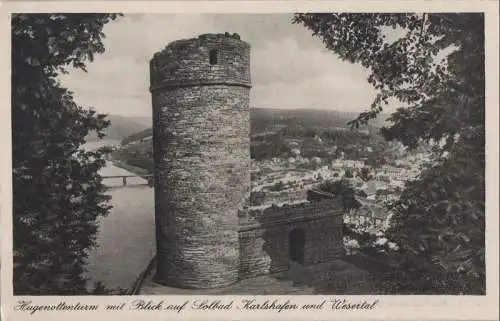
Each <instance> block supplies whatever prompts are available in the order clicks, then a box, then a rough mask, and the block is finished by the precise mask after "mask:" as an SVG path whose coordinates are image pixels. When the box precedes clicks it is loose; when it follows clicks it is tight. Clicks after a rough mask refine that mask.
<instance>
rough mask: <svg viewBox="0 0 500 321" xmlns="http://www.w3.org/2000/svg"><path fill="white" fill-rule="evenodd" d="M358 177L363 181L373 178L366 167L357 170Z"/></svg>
mask: <svg viewBox="0 0 500 321" xmlns="http://www.w3.org/2000/svg"><path fill="white" fill-rule="evenodd" d="M358 177H359V178H361V179H362V180H363V181H365V182H368V181H369V180H372V179H373V175H372V174H370V169H369V168H368V167H363V168H361V170H360V171H359V174H358Z"/></svg>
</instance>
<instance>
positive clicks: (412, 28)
mask: <svg viewBox="0 0 500 321" xmlns="http://www.w3.org/2000/svg"><path fill="white" fill-rule="evenodd" d="M293 22H294V23H301V24H303V25H304V26H305V27H307V28H309V29H310V30H311V31H312V33H313V35H314V36H317V37H319V38H320V39H321V40H322V41H323V43H324V44H325V46H326V48H328V49H330V50H331V51H333V52H334V53H335V54H336V55H338V56H339V57H340V58H341V59H343V60H346V61H349V62H352V63H360V64H361V65H363V66H364V67H366V68H368V69H369V70H370V71H371V74H370V76H369V78H368V82H369V83H370V84H372V85H373V86H374V87H375V88H376V89H377V90H378V95H377V96H376V98H375V100H374V102H373V104H372V105H371V107H370V109H369V110H368V111H366V112H363V113H361V114H360V115H359V117H358V118H356V119H355V120H353V121H352V122H351V123H350V124H351V125H352V126H353V127H356V128H357V127H359V126H361V125H364V124H367V123H368V121H370V120H371V119H374V118H375V117H377V115H378V114H379V113H380V112H382V111H383V108H384V106H386V105H387V104H388V103H389V100H391V99H392V100H395V101H399V102H400V103H401V104H402V105H403V106H404V108H403V107H402V108H399V109H398V110H397V111H396V112H395V113H393V114H392V115H391V117H390V118H389V120H390V121H391V122H392V124H391V126H389V127H388V128H383V129H382V134H383V135H384V137H385V138H386V139H388V140H398V141H401V142H402V143H403V144H404V145H406V146H407V147H409V148H410V149H411V148H415V147H417V146H418V145H419V144H420V143H421V142H427V143H431V144H435V152H436V157H435V164H434V165H432V166H429V167H428V168H426V169H425V170H424V171H423V173H422V174H421V176H420V177H419V178H417V179H416V180H415V181H413V182H410V183H409V184H408V185H407V187H406V189H405V190H404V191H403V193H402V196H401V198H400V200H399V202H397V203H396V204H395V205H394V208H393V211H394V212H395V216H394V220H393V222H392V228H391V229H390V230H389V231H388V236H389V237H391V238H392V239H393V240H395V241H396V242H397V243H398V245H399V246H400V248H401V251H400V253H401V256H400V257H399V258H398V259H399V260H400V263H401V266H403V267H404V268H402V269H401V270H400V273H398V275H392V276H391V278H392V280H395V279H397V280H398V284H397V286H398V287H399V288H400V289H402V290H406V291H409V292H413V293H415V292H416V293H442V292H445V293H449V294H451V293H469V294H471V293H474V294H481V293H484V291H485V281H484V280H485V259H484V257H485V251H484V250H485V243H484V242H485V240H484V232H485V196H484V195H485V185H484V184H485V183H484V182H485V173H484V169H485V166H484V165H485V153H484V145H485V125H484V113H485V93H484V86H485V82H484V72H485V70H484V68H485V66H484V58H485V52H484V16H483V14H481V13H439V14H437V13H425V14H413V13H399V14H376V13H373V14H372V13H369V14H344V13H331V14H296V15H295V17H294V21H293ZM390 29H393V30H395V31H394V32H395V33H396V34H398V35H399V36H398V37H397V39H395V40H393V41H391V40H388V39H387V37H386V34H387V30H390ZM436 143H440V144H436Z"/></svg>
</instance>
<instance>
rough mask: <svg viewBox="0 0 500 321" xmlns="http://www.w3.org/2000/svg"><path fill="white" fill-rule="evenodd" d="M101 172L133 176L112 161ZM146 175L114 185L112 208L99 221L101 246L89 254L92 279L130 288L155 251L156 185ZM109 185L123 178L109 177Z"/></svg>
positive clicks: (108, 284) (89, 270)
mask: <svg viewBox="0 0 500 321" xmlns="http://www.w3.org/2000/svg"><path fill="white" fill-rule="evenodd" d="M101 175H103V176H106V175H133V173H130V172H128V171H126V170H124V169H121V168H118V167H116V166H114V165H113V164H112V163H111V162H108V163H107V166H106V167H105V168H103V169H102V171H101ZM145 182H146V181H145V180H144V179H142V178H138V177H137V178H127V184H128V185H127V186H126V187H117V188H111V189H109V190H108V192H107V193H108V194H109V195H111V205H113V208H112V209H111V211H110V213H109V215H108V216H107V217H104V218H101V219H100V221H99V225H100V230H99V233H98V236H97V244H98V247H97V248H95V249H93V250H92V251H91V252H90V254H89V264H88V266H87V270H88V273H87V275H88V276H89V277H90V282H91V283H92V282H96V281H102V282H103V283H104V284H105V285H106V286H107V287H109V288H118V287H121V288H129V287H130V285H131V284H132V283H133V282H134V281H135V280H136V278H137V276H138V275H139V273H141V272H142V271H143V270H144V269H145V268H146V266H147V265H148V263H149V262H150V260H151V259H152V258H153V256H154V252H155V226H154V196H153V188H151V187H149V186H147V185H142V186H133V184H137V183H145ZM104 184H106V185H108V186H111V187H113V186H121V185H122V179H121V178H118V179H106V180H104Z"/></svg>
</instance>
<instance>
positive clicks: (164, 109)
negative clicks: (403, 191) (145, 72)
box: [150, 33, 342, 288]
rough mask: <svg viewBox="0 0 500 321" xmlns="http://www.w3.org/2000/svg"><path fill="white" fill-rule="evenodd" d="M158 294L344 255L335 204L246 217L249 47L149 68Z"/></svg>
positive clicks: (158, 57)
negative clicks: (162, 288)
mask: <svg viewBox="0 0 500 321" xmlns="http://www.w3.org/2000/svg"><path fill="white" fill-rule="evenodd" d="M150 82H151V87H150V90H151V93H152V103H153V115H154V117H153V122H154V138H153V141H154V144H153V145H154V158H155V221H156V239H157V242H156V243H157V254H156V262H157V271H156V276H155V280H156V282H157V283H159V284H163V285H167V286H171V287H179V288H216V287H223V286H227V285H230V284H232V283H235V282H237V281H238V280H241V279H243V278H248V277H252V276H255V275H259V274H266V273H272V272H276V271H280V270H283V269H287V268H289V267H290V265H291V264H292V262H296V263H299V264H315V263H319V262H324V261H326V260H330V259H333V258H335V257H339V256H340V255H341V254H342V251H341V249H342V207H341V206H339V203H338V202H337V201H336V200H332V199H328V200H324V201H322V202H306V203H304V204H296V205H293V206H282V207H277V206H271V207H269V208H266V209H255V208H254V209H252V208H247V207H246V205H247V204H248V201H249V198H250V188H251V181H250V162H251V161H250V133H249V128H250V126H249V121H250V119H249V118H250V114H249V100H250V88H251V80H250V46H249V44H247V43H246V42H244V41H241V40H240V38H239V36H238V35H236V34H233V35H230V34H228V33H226V34H205V35H201V36H199V37H197V38H192V39H185V40H178V41H174V42H172V43H170V44H169V45H168V46H167V47H166V48H165V49H164V50H162V51H161V52H158V53H156V54H155V55H154V57H153V59H152V60H151V62H150Z"/></svg>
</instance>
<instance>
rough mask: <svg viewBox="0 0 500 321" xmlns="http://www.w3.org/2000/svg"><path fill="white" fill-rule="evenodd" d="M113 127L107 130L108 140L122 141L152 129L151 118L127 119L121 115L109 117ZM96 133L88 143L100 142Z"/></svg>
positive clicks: (89, 138)
mask: <svg viewBox="0 0 500 321" xmlns="http://www.w3.org/2000/svg"><path fill="white" fill-rule="evenodd" d="M107 118H108V120H110V121H111V125H110V126H109V127H108V128H107V129H106V137H105V138H106V139H110V140H117V141H121V140H122V139H124V138H125V137H127V136H130V135H132V134H134V133H137V132H140V131H142V130H144V129H147V128H149V127H151V118H149V117H127V116H120V115H108V117H107ZM98 140H99V138H98V137H97V135H96V134H95V133H92V134H91V135H89V136H88V137H87V142H95V141H98Z"/></svg>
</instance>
